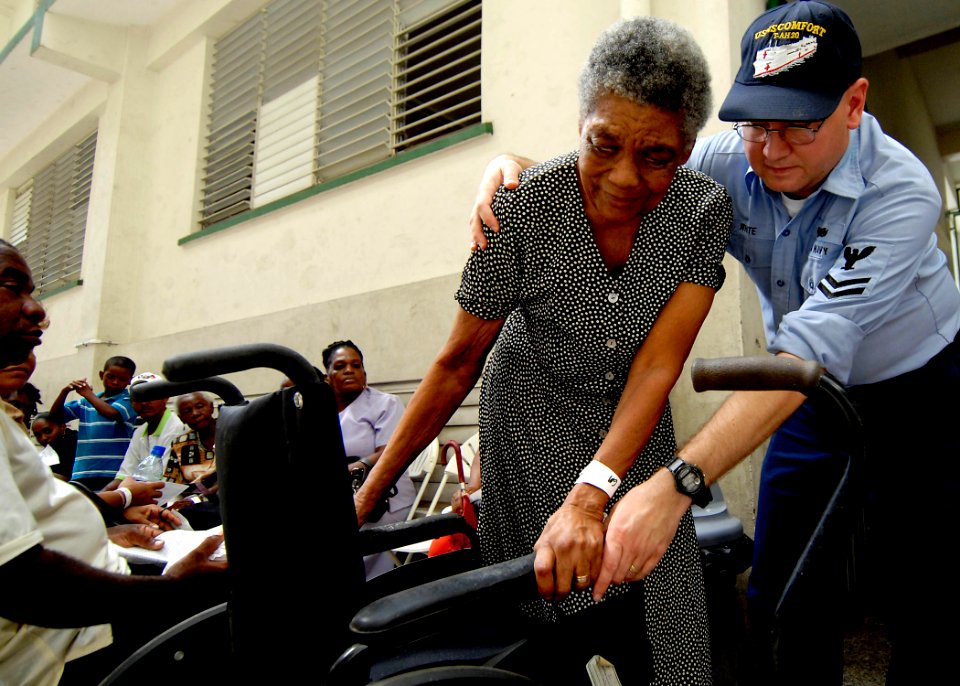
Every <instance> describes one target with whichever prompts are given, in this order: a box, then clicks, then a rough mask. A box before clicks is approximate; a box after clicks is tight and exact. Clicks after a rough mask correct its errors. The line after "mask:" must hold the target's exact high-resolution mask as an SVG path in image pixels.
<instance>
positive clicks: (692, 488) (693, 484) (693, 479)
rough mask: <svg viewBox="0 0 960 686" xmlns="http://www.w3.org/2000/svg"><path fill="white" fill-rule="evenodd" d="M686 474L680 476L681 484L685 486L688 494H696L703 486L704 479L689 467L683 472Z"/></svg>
mask: <svg viewBox="0 0 960 686" xmlns="http://www.w3.org/2000/svg"><path fill="white" fill-rule="evenodd" d="M683 471H684V473H683V474H682V475H681V476H680V482H681V483H682V484H683V487H684V489H686V491H687V492H688V493H694V492H696V491H697V490H698V489H699V488H700V487H701V486H702V485H703V479H701V478H700V475H699V474H697V472H696V471H695V470H693V469H690V468H689V467H688V468H687V469H685V470H683Z"/></svg>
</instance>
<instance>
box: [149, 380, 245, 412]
mask: <svg viewBox="0 0 960 686" xmlns="http://www.w3.org/2000/svg"><path fill="white" fill-rule="evenodd" d="M194 391H210V392H211V393H215V394H216V395H217V396H219V397H220V398H221V399H222V400H223V402H225V403H226V404H227V405H240V404H242V403H243V402H244V400H245V398H244V397H243V393H241V392H240V389H239V388H237V387H236V386H234V385H233V384H232V383H230V382H229V381H227V380H226V379H224V378H223V377H220V376H207V377H204V378H202V379H191V380H190V381H149V382H147V383H138V384H137V385H136V386H131V387H130V400H133V401H134V402H145V401H147V400H159V399H160V398H172V397H173V396H175V395H183V394H184V393H193V392H194Z"/></svg>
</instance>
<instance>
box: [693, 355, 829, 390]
mask: <svg viewBox="0 0 960 686" xmlns="http://www.w3.org/2000/svg"><path fill="white" fill-rule="evenodd" d="M690 373H691V375H692V377H693V388H694V390H695V391H697V392H698V393H699V392H701V391H771V390H788V391H800V392H801V393H804V394H806V395H810V393H812V392H813V391H816V390H817V389H818V388H819V387H820V380H821V379H822V378H823V376H824V374H825V372H824V371H823V369H821V367H820V365H819V364H817V363H816V362H815V361H813V360H796V359H793V358H790V357H775V356H764V357H720V358H716V359H711V360H706V359H702V358H698V359H696V360H694V362H693V367H692V369H691V371H690Z"/></svg>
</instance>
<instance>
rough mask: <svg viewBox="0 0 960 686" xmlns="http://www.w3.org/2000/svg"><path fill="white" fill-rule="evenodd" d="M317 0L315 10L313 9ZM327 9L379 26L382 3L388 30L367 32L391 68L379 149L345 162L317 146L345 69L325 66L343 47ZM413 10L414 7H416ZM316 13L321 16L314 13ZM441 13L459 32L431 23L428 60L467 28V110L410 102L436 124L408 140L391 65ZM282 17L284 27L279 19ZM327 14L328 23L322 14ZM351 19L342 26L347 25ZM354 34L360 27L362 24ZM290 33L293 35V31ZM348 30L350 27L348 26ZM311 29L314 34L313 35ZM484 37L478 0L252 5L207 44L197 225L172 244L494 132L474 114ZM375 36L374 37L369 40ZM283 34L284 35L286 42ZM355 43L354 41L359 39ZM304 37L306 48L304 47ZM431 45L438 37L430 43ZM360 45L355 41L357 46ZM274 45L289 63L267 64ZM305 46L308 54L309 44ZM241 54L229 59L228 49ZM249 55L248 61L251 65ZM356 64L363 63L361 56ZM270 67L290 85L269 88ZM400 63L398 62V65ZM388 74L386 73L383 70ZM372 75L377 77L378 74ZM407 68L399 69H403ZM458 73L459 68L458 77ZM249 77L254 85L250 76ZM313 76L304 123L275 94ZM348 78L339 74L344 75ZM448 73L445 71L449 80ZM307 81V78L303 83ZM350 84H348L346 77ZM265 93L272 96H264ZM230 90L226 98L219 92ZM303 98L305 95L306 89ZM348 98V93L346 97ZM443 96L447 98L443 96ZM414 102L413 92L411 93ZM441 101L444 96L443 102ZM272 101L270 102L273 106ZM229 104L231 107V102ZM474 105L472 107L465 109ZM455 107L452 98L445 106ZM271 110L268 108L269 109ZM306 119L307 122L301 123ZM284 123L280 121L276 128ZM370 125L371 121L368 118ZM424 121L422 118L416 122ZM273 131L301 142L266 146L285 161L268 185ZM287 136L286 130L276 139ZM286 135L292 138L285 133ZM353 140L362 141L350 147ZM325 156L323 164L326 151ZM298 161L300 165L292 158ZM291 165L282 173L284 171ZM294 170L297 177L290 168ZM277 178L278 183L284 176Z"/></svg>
mask: <svg viewBox="0 0 960 686" xmlns="http://www.w3.org/2000/svg"><path fill="white" fill-rule="evenodd" d="M314 7H317V8H319V9H316V10H313V9H312V8H314ZM331 8H333V9H340V10H344V11H342V12H341V14H342V15H344V17H342V18H344V19H345V20H349V19H353V17H352V16H350V15H362V14H363V13H364V12H366V13H368V14H370V15H371V16H376V15H377V14H378V13H379V17H378V19H379V21H380V26H379V31H380V32H381V34H383V32H384V30H385V29H384V27H383V22H384V16H383V15H384V12H389V14H390V16H389V19H390V22H391V23H390V27H389V28H390V33H389V36H387V34H384V35H380V36H379V37H378V38H375V39H374V46H375V49H376V50H377V51H379V52H381V53H382V52H388V53H389V61H388V62H387V63H385V64H381V65H379V66H380V68H381V69H388V70H389V89H388V92H387V96H386V99H385V100H377V102H379V103H380V104H379V107H381V108H382V107H383V106H384V105H386V107H387V110H388V111H387V112H386V113H385V118H384V119H383V121H384V122H385V123H384V126H383V129H382V130H383V131H384V133H385V138H386V141H385V144H384V146H385V149H386V152H385V153H382V154H381V153H377V152H375V153H373V154H366V155H365V154H364V151H361V153H360V154H359V155H357V156H356V158H351V157H349V156H347V157H346V158H344V159H345V160H346V162H345V163H344V161H343V160H341V159H338V158H330V157H328V156H327V155H328V150H327V149H325V147H324V146H325V143H327V142H328V141H329V140H331V139H330V138H329V137H326V138H325V135H326V136H328V135H329V133H330V131H331V128H332V126H333V125H334V124H336V122H335V121H333V119H332V117H331V116H330V114H329V111H327V112H325V109H326V110H329V109H330V106H331V105H332V104H334V101H335V97H334V96H335V95H336V91H335V90H334V85H333V81H334V78H333V77H334V76H343V74H333V73H332V72H331V69H333V68H334V65H332V64H330V63H333V62H336V59H335V58H339V57H340V56H341V55H342V54H343V52H342V51H341V52H337V51H335V50H333V47H334V46H333V43H332V41H333V32H334V29H341V30H346V29H344V27H341V26H333V24H332V23H331V22H332V21H333V19H332V18H331V14H330V12H331ZM275 10H276V11H277V12H276V14H277V17H279V19H278V20H277V17H275V18H274V20H276V21H279V23H280V24H281V26H280V27H274V28H276V29H277V30H276V34H275V35H277V36H282V40H281V39H279V38H278V39H277V40H279V41H280V42H281V45H280V47H279V50H277V49H275V46H270V45H266V44H265V41H267V38H268V34H269V29H270V27H269V26H267V23H268V22H269V21H270V13H271V12H272V11H275ZM280 10H289V12H291V13H293V14H295V15H296V18H297V21H290V20H289V17H287V16H285V15H284V13H283V12H281V11H280ZM404 12H407V13H408V16H413V17H414V18H415V19H416V21H412V22H411V23H410V26H408V27H406V28H404V29H403V30H402V31H401V30H400V28H399V27H400V19H401V18H402V15H403V13H404ZM417 12H419V14H417ZM318 16H319V17H321V20H318ZM438 17H441V18H444V19H445V20H446V22H447V24H450V23H451V22H456V21H457V20H458V19H459V18H461V17H463V18H464V23H466V26H461V27H459V28H458V33H457V34H455V36H454V37H453V38H445V37H444V35H443V32H442V30H443V27H442V26H441V27H440V29H435V30H434V35H436V36H439V38H436V39H434V40H432V42H429V43H428V47H430V46H433V47H434V52H440V53H441V55H440V57H437V56H433V57H432V59H433V60H434V62H435V63H436V64H437V65H438V67H437V70H436V71H437V72H438V73H439V72H440V67H444V66H445V67H446V68H447V69H448V70H449V68H450V66H449V65H444V64H443V63H442V56H443V55H442V52H443V51H444V50H446V51H447V52H450V51H454V52H456V48H457V46H456V45H452V46H451V42H452V41H453V42H455V41H456V40H458V38H457V37H456V36H457V35H460V36H463V35H466V36H467V37H468V38H469V41H463V43H464V45H467V46H470V44H471V43H473V44H475V46H474V47H473V49H472V52H471V50H470V49H468V48H462V49H461V50H460V52H461V53H462V54H461V56H460V59H461V61H463V62H469V61H470V60H471V59H472V60H473V63H472V64H471V65H470V73H471V78H472V79H473V80H472V81H469V80H468V81H467V82H465V83H464V84H462V85H461V86H460V89H459V91H460V92H462V93H468V92H469V94H470V95H471V98H472V99H471V100H470V101H469V102H467V103H465V104H464V106H463V107H461V108H459V109H461V110H464V111H465V114H464V115H463V116H462V117H461V119H460V120H459V121H454V122H452V123H450V122H447V121H444V120H443V119H442V117H443V116H445V114H447V113H446V112H444V111H442V110H437V111H431V110H429V109H428V108H429V107H431V106H434V105H435V104H436V103H431V102H426V103H417V106H419V107H421V108H422V111H423V113H424V115H423V119H424V120H427V118H428V117H430V116H433V117H436V122H437V124H436V126H434V127H433V128H432V129H431V128H430V127H431V125H432V124H431V122H430V121H427V124H426V125H425V128H426V133H419V135H418V136H417V137H416V139H415V140H412V141H407V140H405V139H404V138H403V131H402V130H401V129H402V127H403V125H404V123H405V119H404V118H405V117H409V116H410V112H411V109H412V108H410V107H409V105H408V106H407V107H406V108H404V107H403V103H398V98H399V97H400V96H399V95H398V94H401V93H403V91H404V89H408V88H409V85H408V84H405V83H402V82H401V81H400V80H399V79H401V78H402V76H403V73H398V68H397V65H398V64H399V63H400V62H402V61H404V60H407V59H409V55H408V54H405V53H404V52H403V48H404V41H403V40H401V39H405V38H407V37H409V36H410V35H411V34H414V33H415V32H416V31H417V30H422V28H423V27H424V26H428V27H429V25H430V23H431V22H436V21H437V18H438ZM363 19H364V17H363V16H359V17H358V18H356V21H358V22H360V23H359V24H357V25H356V26H361V27H365V25H363V24H362V20H363ZM285 20H286V22H287V24H288V26H286V27H285V26H283V25H282V24H283V22H284V21H285ZM307 21H320V23H319V24H318V25H317V27H316V29H315V30H316V32H317V35H316V36H312V35H307V32H306V31H304V30H303V29H302V25H303V24H304V23H305V22H307ZM324 22H326V23H324ZM285 28H287V29H289V30H290V31H291V32H292V33H289V34H284V33H283V29H285ZM348 28H349V27H348ZM361 33H362V32H361ZM294 34H296V35H294ZM348 35H349V37H351V38H353V37H354V36H356V35H358V34H356V33H350V34H348ZM317 37H319V41H317V40H314V39H315V38H317ZM386 37H389V39H390V45H389V46H386V45H384V44H383V41H385V40H386ZM327 39H330V40H331V47H330V50H331V59H330V60H325V59H324V57H325V53H324V50H325V49H327V46H326V44H325V43H324V41H325V40H327ZM481 39H482V2H481V0H367V2H366V3H364V4H363V5H357V4H356V3H344V2H338V0H327V1H326V2H321V3H318V2H316V1H315V0H313V1H312V2H308V1H307V0H272V2H270V3H267V4H265V5H264V6H263V7H262V8H261V9H260V10H259V11H258V12H257V13H256V14H254V15H253V16H251V17H250V18H248V19H247V20H246V21H244V22H243V23H241V24H240V25H239V26H237V27H236V28H234V29H233V30H232V31H231V32H230V33H228V34H226V35H224V36H222V37H221V38H219V39H217V41H216V42H215V44H214V46H213V51H214V53H213V60H212V73H211V79H210V92H209V97H208V101H207V105H208V133H207V137H206V144H205V147H204V152H203V159H202V160H201V178H200V199H199V207H198V211H197V219H196V222H197V224H196V226H197V227H199V229H198V230H195V231H194V232H193V233H191V234H190V235H188V236H187V237H185V238H183V239H181V240H180V243H181V244H182V243H184V242H187V241H189V240H192V239H193V238H196V237H200V236H205V235H209V234H211V233H215V232H217V231H219V230H222V229H224V228H227V227H228V226H232V225H234V224H236V223H238V222H240V221H244V220H246V219H250V218H253V217H255V216H260V215H261V214H263V213H264V212H267V211H271V210H273V209H277V208H278V207H284V206H287V205H289V204H291V203H292V202H297V201H299V200H302V199H304V198H305V197H310V196H312V195H315V194H316V193H319V192H323V191H325V190H329V189H330V188H335V187H337V186H340V185H343V184H344V183H349V182H351V181H354V180H356V179H357V178H362V177H363V176H367V175H369V174H373V173H377V172H379V171H382V170H383V169H385V168H388V167H391V166H394V165H395V164H398V163H402V162H404V161H407V160H409V159H414V158H416V157H419V156H421V155H423V154H428V153H429V152H433V151H435V150H437V149H441V148H444V147H448V146H449V145H454V144H456V143H459V142H461V141H462V140H465V139H466V138H472V137H474V136H478V135H483V134H487V133H490V132H492V126H491V125H490V124H485V123H484V122H482V120H481V116H482V111H481V105H482V102H481V97H480V95H481V78H480V77H481V73H480V68H481V65H480V57H481V56H480V49H481ZM377 40H379V41H381V42H380V43H377V42H376V41H377ZM238 41H239V42H245V43H246V44H247V45H250V44H251V43H256V45H257V47H256V48H255V49H254V50H248V51H246V52H243V51H241V50H239V49H238V46H237V45H236V44H235V43H236V42H238ZM284 41H285V42H284ZM357 42H358V43H360V42H361V41H360V40H359V39H358V40H357ZM304 46H307V47H304ZM436 46H440V49H439V50H438V49H437V48H436ZM307 49H309V50H314V51H316V55H317V65H316V70H315V73H310V72H309V70H305V69H304V63H305V58H304V56H303V53H304V52H305V50H307ZM358 50H359V48H358ZM271 51H273V52H280V53H282V52H283V51H286V53H285V54H286V58H285V59H287V62H284V61H283V59H281V58H277V59H275V60H274V63H273V64H268V63H267V62H268V61H269V54H270V53H271ZM253 52H256V53H257V56H256V60H254V59H253V57H251V53H253ZM311 54H313V53H311ZM294 56H296V57H294ZM238 57H239V58H241V59H240V60H239V61H232V60H235V59H236V58H238ZM254 62H256V65H254ZM363 66H366V63H364V65H363ZM271 68H272V69H273V70H275V71H276V72H277V73H279V74H280V75H281V76H280V77H278V78H285V79H286V80H287V84H288V85H289V86H290V87H288V88H287V89H286V90H284V89H283V88H277V87H276V84H275V83H271V82H269V81H264V72H265V71H269V70H270V69H271ZM400 71H402V70H400ZM383 73H386V72H383ZM383 73H381V74H380V78H382V77H383ZM404 73H405V72H404ZM426 78H427V79H428V80H427V82H426V84H427V88H424V90H429V89H430V88H432V89H433V90H434V91H435V92H436V93H437V94H439V95H440V97H438V98H436V100H437V101H438V102H440V103H441V104H442V103H443V101H444V100H448V101H451V102H452V104H453V105H457V101H456V97H458V93H456V92H455V93H454V94H453V96H451V95H450V94H447V93H444V92H443V90H442V89H443V83H442V82H441V83H439V84H430V83H429V79H430V78H431V75H429V74H428V75H427V77H426ZM432 78H434V79H435V80H436V79H437V78H438V77H437V76H436V75H435V74H434V75H433V76H432ZM464 78H466V77H464ZM253 79H256V80H257V83H256V85H255V86H254V85H253V84H252V80H253ZM313 80H316V99H315V101H314V108H313V110H312V111H313V113H314V116H313V120H312V122H310V121H309V120H308V121H307V125H306V126H302V125H301V124H302V123H303V122H304V121H305V119H306V117H307V116H308V115H306V114H305V112H304V110H303V109H302V106H303V103H302V101H297V102H295V101H294V100H295V99H294V97H290V102H289V103H286V102H283V100H284V98H285V97H286V96H287V95H288V94H290V93H292V92H293V91H294V90H295V89H296V88H299V87H301V86H303V87H304V88H303V89H304V90H306V91H310V89H311V88H312V87H313V84H312V83H310V82H311V81H313ZM344 80H345V81H346V79H344ZM447 80H448V81H450V80H451V79H449V78H448V79H447ZM304 84H306V86H304ZM348 86H353V83H352V82H348ZM265 94H269V95H270V96H271V97H265ZM228 95H229V96H231V97H232V100H229V99H227V96H228ZM306 97H309V95H307V96H306ZM348 97H349V96H348ZM451 97H452V98H453V99H452V100H451ZM411 102H412V101H411ZM354 104H355V105H356V109H357V110H358V112H359V115H358V116H361V117H362V115H363V112H362V104H363V101H362V100H361V101H358V102H357V103H354ZM448 104H449V103H448ZM274 106H275V107H274ZM296 107H300V108H301V109H300V111H299V113H296V112H294V110H295V108H296ZM231 108H232V109H231ZM471 108H472V109H471ZM456 109H458V108H456V107H454V108H453V110H456ZM274 110H275V111H274ZM286 110H289V111H290V112H294V114H292V115H290V116H293V117H294V119H292V120H284V116H287V112H286ZM271 117H274V118H275V119H276V121H277V122H279V124H278V125H277V129H276V131H273V130H271V129H269V128H267V126H266V124H265V123H264V122H265V120H266V119H268V118H271ZM310 124H312V126H313V129H312V130H310V129H309V125H310ZM366 125H367V122H364V121H361V119H359V118H358V119H357V120H356V121H350V120H349V119H347V120H346V125H345V126H346V127H347V128H348V129H349V127H350V126H354V128H355V129H356V130H360V128H361V127H362V126H366ZM282 127H285V129H284V130H281V129H282ZM374 128H376V124H374ZM421 128H423V127H421ZM304 129H305V130H307V133H308V134H310V135H312V136H313V146H312V155H311V157H312V159H311V160H310V166H311V167H312V168H311V169H310V170H309V173H307V172H305V168H304V164H303V158H302V156H301V157H297V156H296V155H298V154H300V153H302V143H303V139H304V138H305V134H304V132H303V130H304ZM271 134H275V136H274V137H275V138H276V140H277V141H280V143H278V145H281V146H282V145H283V144H284V141H285V143H286V144H288V145H290V146H291V149H293V148H294V147H295V146H301V147H300V148H298V149H296V150H294V151H293V152H292V153H291V154H288V155H286V156H285V157H284V155H283V153H282V152H281V153H280V154H277V153H275V152H273V151H274V150H275V149H276V148H269V152H270V154H273V155H274V156H276V157H277V158H278V159H280V160H281V161H280V162H279V164H286V165H287V167H288V168H289V169H287V168H282V169H280V172H279V173H276V174H274V176H275V177H276V179H277V181H276V186H275V187H271V186H270V185H269V179H268V178H267V176H268V174H270V173H272V169H269V168H268V167H266V166H263V165H262V162H263V158H264V157H266V156H267V154H268V153H267V148H268V145H269V143H271V141H266V139H267V138H269V137H270V135H271ZM284 136H286V139H284ZM291 141H293V142H291ZM354 142H355V140H354V139H350V140H348V141H347V145H348V146H349V145H351V144H353V143H354ZM358 147H360V146H358ZM331 159H332V162H329V163H328V160H331ZM298 166H299V169H297V168H296V167H298ZM288 172H289V173H288ZM284 174H287V176H289V177H290V178H291V179H293V180H292V181H288V180H287V179H286V178H285V177H284V176H283V175H284ZM297 174H299V175H300V176H297ZM284 184H285V185H284Z"/></svg>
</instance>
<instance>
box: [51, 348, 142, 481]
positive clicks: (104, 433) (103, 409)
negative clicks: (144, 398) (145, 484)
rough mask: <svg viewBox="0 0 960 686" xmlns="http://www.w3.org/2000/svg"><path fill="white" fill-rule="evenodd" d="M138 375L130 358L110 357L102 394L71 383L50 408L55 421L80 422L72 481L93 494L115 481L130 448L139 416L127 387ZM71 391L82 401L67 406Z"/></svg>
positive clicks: (81, 383) (82, 381)
mask: <svg viewBox="0 0 960 686" xmlns="http://www.w3.org/2000/svg"><path fill="white" fill-rule="evenodd" d="M136 371H137V366H136V364H135V363H134V362H133V360H131V359H130V358H129V357H123V356H120V355H118V356H115V357H111V358H110V359H108V360H107V361H106V362H105V363H104V365H103V371H102V372H100V381H101V382H102V383H103V392H102V393H99V394H98V393H95V392H94V391H93V388H92V387H91V386H90V384H89V383H87V380H86V379H78V380H76V381H71V382H70V383H69V384H67V385H66V386H65V387H64V388H63V390H62V391H60V394H59V395H58V396H57V399H56V400H55V401H54V402H53V405H52V406H51V408H50V415H51V416H52V417H53V418H54V420H55V421H63V422H69V421H71V420H73V419H77V420H79V427H78V433H79V440H78V441H77V457H76V460H75V461H74V465H73V477H72V479H73V480H74V481H78V482H80V483H81V484H83V485H84V486H86V487H87V488H89V489H91V490H94V491H97V490H100V489H101V488H103V487H104V486H106V485H107V484H109V483H110V482H111V481H113V479H114V477H115V476H116V474H117V470H118V469H119V468H120V465H121V463H122V462H123V456H124V455H125V454H126V451H127V446H128V445H129V444H130V437H131V436H132V435H133V431H134V429H135V428H136V425H135V424H134V419H135V417H136V412H135V411H134V409H133V405H132V404H131V403H130V392H129V391H128V390H127V386H129V385H130V380H131V379H132V378H133V375H134V374H135V373H136ZM71 391H75V392H76V393H77V395H79V396H80V399H79V400H71V401H70V402H66V399H67V396H68V395H69V394H70V392H71Z"/></svg>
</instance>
